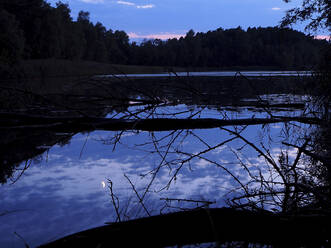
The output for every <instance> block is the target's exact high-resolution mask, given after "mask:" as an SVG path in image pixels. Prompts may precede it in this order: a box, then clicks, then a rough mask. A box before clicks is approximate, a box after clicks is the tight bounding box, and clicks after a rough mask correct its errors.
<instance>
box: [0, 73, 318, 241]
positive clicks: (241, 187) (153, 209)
mask: <svg viewBox="0 0 331 248" xmlns="http://www.w3.org/2000/svg"><path fill="white" fill-rule="evenodd" d="M242 74H243V75H245V76H254V77H258V76H282V77H283V76H285V75H291V76H292V75H293V74H292V73H291V72H282V73H279V72H263V73H262V72H245V73H242ZM307 74H309V72H299V73H297V75H298V76H303V75H305V76H306V75H307ZM180 75H184V74H180ZM234 75H235V74H234V73H233V72H222V73H221V74H220V73H219V72H210V73H209V72H208V73H193V72H192V73H190V76H208V77H213V76H234ZM117 76H119V75H116V77H117ZM127 76H128V77H129V78H130V77H133V78H135V77H164V76H168V74H157V75H152V74H148V75H145V74H144V76H140V75H127ZM98 80H100V81H98ZM98 80H92V81H91V82H90V83H91V85H92V84H93V85H96V84H97V87H98V90H95V91H93V92H94V93H93V94H92V93H91V92H90V96H89V97H82V96H78V95H77V96H71V97H72V99H71V98H70V97H69V96H67V97H66V101H68V102H62V103H66V106H70V108H69V107H66V108H61V107H59V106H60V105H58V106H57V107H54V108H52V109H47V111H46V112H47V113H48V117H47V118H44V117H45V111H41V110H40V111H39V112H38V114H37V115H35V116H33V115H31V116H32V117H31V116H29V117H27V116H26V114H25V113H22V112H20V113H19V115H16V116H14V117H10V116H9V115H8V114H7V115H6V116H7V118H8V120H9V121H8V123H9V124H8V125H7V126H6V124H3V126H2V127H1V133H2V135H3V137H4V138H3V141H2V144H1V145H2V148H3V152H2V154H1V160H2V164H3V167H4V168H5V170H4V172H1V176H2V179H1V180H2V185H1V186H0V197H1V199H2V200H1V205H0V220H1V225H0V233H1V234H2V235H1V237H0V247H24V244H25V243H27V244H29V245H30V246H32V247H34V246H37V245H41V244H44V243H48V242H51V241H54V240H56V239H59V238H61V237H64V236H66V235H69V234H73V233H76V232H79V231H82V230H86V229H89V228H92V227H97V226H102V225H104V224H105V223H107V222H116V221H119V219H120V220H121V221H125V220H129V219H135V218H140V217H146V216H149V215H158V214H160V213H161V214H164V213H169V212H174V211H183V210H190V209H196V208H201V207H210V208H221V207H228V206H232V207H238V206H240V207H242V206H244V205H245V204H246V205H249V204H253V203H254V206H255V207H256V208H263V209H265V210H266V211H272V212H275V213H277V212H282V211H283V210H284V208H287V207H288V206H287V205H286V204H285V202H284V194H285V193H284V192H282V190H283V188H284V185H286V183H287V181H286V182H284V180H298V178H300V180H301V179H302V178H304V177H305V178H307V180H308V179H313V178H314V179H316V180H317V179H318V176H317V175H313V174H309V171H307V170H306V168H307V166H308V165H307V161H306V160H305V159H304V158H303V157H301V155H302V154H301V152H300V156H299V155H298V154H299V153H298V151H299V150H298V147H301V146H302V144H303V143H305V142H306V141H305V140H306V138H307V137H314V136H315V135H316V131H317V129H318V128H317V126H316V124H314V123H313V121H314V120H315V119H313V118H315V115H314V114H312V113H313V110H314V101H313V100H314V97H313V96H312V95H309V94H307V93H305V92H304V89H302V88H303V87H302V86H300V87H291V89H289V86H291V85H293V84H295V83H297V81H295V82H290V80H289V81H288V82H285V81H286V80H287V79H286V80H285V79H280V81H277V80H276V81H273V80H272V81H269V80H268V81H265V82H264V83H263V84H262V85H264V86H262V87H261V81H260V80H257V81H254V80H252V81H251V82H247V81H245V80H246V79H245V80H241V81H240V80H239V81H231V80H232V79H228V80H230V81H226V82H225V81H220V82H216V81H212V80H210V81H209V84H208V83H206V81H203V82H202V81H194V82H191V83H189V82H187V81H185V82H184V81H183V82H182V81H181V82H175V81H162V80H160V81H155V79H150V81H149V80H147V79H146V78H145V79H144V78H142V79H139V80H143V81H139V80H138V81H135V82H131V81H130V82H129V83H122V84H120V85H119V84H118V81H115V82H107V81H104V78H102V79H100V78H99V79H98ZM153 80H154V81H153ZM205 80H207V81H208V80H209V79H205ZM214 80H216V79H214ZM296 80H299V79H296ZM121 82H122V81H121ZM266 82H268V87H265V83H266ZM242 85H246V86H245V87H243V86H242ZM246 88H247V89H249V90H245V89H246ZM100 89H101V90H100ZM238 89H241V90H238ZM107 97H108V98H107ZM69 98H70V99H69ZM61 101H62V100H61ZM70 101H72V102H73V103H71V102H70ZM69 103H70V105H69ZM74 104H77V106H76V105H74ZM61 106H62V107H63V105H61ZM34 108H35V106H34ZM28 113H29V114H30V113H33V114H34V112H33V111H32V110H31V111H30V112H28ZM315 113H316V112H315ZM3 116H5V115H3ZM159 120H160V121H159ZM236 120H240V121H241V122H236ZM149 121H150V122H149ZM156 121H159V122H156ZM149 123H152V124H149ZM153 123H154V124H153ZM155 123H157V124H155ZM73 127H74V128H73ZM176 127H178V128H176ZM146 130H148V131H146ZM312 139H313V138H312ZM312 139H311V140H312ZM302 156H304V155H302ZM297 160H298V161H297ZM293 164H295V166H293ZM294 167H295V168H294ZM308 167H309V166H308ZM293 171H295V173H294V172H293ZM293 173H294V174H293ZM293 178H294V179H293ZM291 182H292V181H291ZM276 191H279V192H280V193H275V192H276ZM259 192H263V193H261V194H258V193H259ZM308 195H309V193H302V195H300V197H301V198H300V200H298V201H300V204H303V203H302V202H304V201H307V199H309V197H310V196H308ZM290 197H292V198H293V199H294V197H295V196H294V195H292V194H291V195H290ZM292 198H291V199H292ZM285 205H286V206H285ZM251 207H252V205H251ZM252 209H253V207H252Z"/></svg>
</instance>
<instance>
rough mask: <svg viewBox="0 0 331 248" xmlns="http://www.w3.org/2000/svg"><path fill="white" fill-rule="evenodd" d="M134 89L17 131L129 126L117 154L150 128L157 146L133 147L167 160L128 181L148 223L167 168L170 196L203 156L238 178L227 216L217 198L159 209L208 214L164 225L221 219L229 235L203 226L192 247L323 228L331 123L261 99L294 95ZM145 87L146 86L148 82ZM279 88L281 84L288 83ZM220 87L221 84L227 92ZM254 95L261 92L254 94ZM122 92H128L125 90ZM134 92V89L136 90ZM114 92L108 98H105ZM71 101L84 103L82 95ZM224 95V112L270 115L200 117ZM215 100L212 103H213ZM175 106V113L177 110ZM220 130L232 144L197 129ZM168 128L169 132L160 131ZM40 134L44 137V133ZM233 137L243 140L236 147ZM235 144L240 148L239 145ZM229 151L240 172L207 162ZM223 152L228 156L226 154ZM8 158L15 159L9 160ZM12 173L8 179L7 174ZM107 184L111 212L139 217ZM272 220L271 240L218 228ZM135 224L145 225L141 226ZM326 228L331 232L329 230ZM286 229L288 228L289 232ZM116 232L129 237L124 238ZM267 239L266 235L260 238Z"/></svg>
mask: <svg viewBox="0 0 331 248" xmlns="http://www.w3.org/2000/svg"><path fill="white" fill-rule="evenodd" d="M244 81H246V79H244ZM94 83H95V82H94ZM99 83H100V84H101V86H102V87H106V82H98V84H99ZM130 83H131V84H127V85H125V84H123V85H121V86H122V87H123V90H122V91H119V90H118V89H117V91H115V93H114V92H113V91H112V90H111V87H110V88H109V89H108V91H105V92H106V93H104V92H102V93H100V92H101V91H100V92H97V93H96V94H95V95H94V96H93V98H91V99H92V101H91V103H92V106H93V107H92V108H90V110H89V111H90V112H87V111H85V112H84V115H83V116H82V115H79V114H78V115H77V116H76V117H68V116H66V115H64V116H59V115H56V114H55V115H53V116H51V117H44V118H38V121H37V123H36V118H35V119H34V117H31V116H30V117H29V116H25V117H22V121H21V122H18V123H17V126H18V127H19V126H25V127H26V128H27V129H28V130H34V129H36V128H35V127H33V125H36V124H38V132H41V131H40V130H48V132H50V133H52V132H60V131H61V132H64V131H66V132H70V133H71V135H73V134H74V133H77V132H83V131H93V130H118V131H119V130H121V131H119V132H118V134H117V135H115V136H114V137H113V138H112V139H108V140H105V141H104V142H106V143H108V144H112V145H113V146H114V147H115V148H116V147H117V146H118V145H119V144H120V143H121V137H122V136H123V135H125V134H126V132H128V131H129V130H149V131H150V134H149V137H150V140H149V141H148V140H147V141H145V142H144V143H143V144H136V146H135V147H134V148H135V149H141V150H147V151H148V152H150V153H153V154H157V155H158V156H159V163H158V164H157V166H155V168H154V169H153V170H152V171H150V172H148V173H146V175H145V178H149V181H148V183H147V184H146V185H145V186H144V187H138V186H137V185H135V184H134V183H133V182H132V181H131V179H130V177H129V176H128V175H125V177H126V180H127V181H128V184H129V185H130V187H131V189H132V190H133V192H134V194H135V196H136V199H137V201H136V204H135V205H132V206H133V207H134V208H136V207H137V205H138V206H140V208H141V209H142V210H141V212H140V213H144V214H141V215H140V217H141V216H150V215H153V214H155V213H156V211H155V209H150V208H151V206H150V204H148V201H147V200H148V197H149V195H150V194H152V193H153V189H154V183H155V181H156V180H157V177H158V175H159V174H161V171H165V170H166V171H167V173H168V174H169V180H168V183H167V184H166V185H163V186H162V187H161V188H159V190H163V191H162V192H164V191H165V190H166V189H168V188H171V187H172V185H173V183H174V182H175V180H180V179H178V178H180V174H181V173H182V170H183V169H184V168H190V166H191V165H192V164H193V163H194V161H196V160H197V159H199V160H203V161H205V162H207V163H209V164H212V165H214V166H216V167H217V168H220V169H221V170H223V171H224V172H225V174H227V175H228V176H230V178H231V181H233V182H234V183H233V184H234V185H235V187H234V188H232V189H231V190H229V192H228V195H227V206H228V207H230V208H229V209H228V210H226V209H214V210H211V209H210V208H209V207H213V204H214V202H213V200H210V199H181V198H173V197H172V198H171V197H164V198H163V199H162V200H161V201H162V202H163V203H164V204H163V205H162V206H161V207H160V206H158V207H160V209H157V210H158V211H161V212H163V213H167V212H173V211H174V210H192V209H193V208H194V209H204V210H203V211H200V210H196V212H194V211H193V212H192V211H188V213H187V216H184V217H183V216H181V215H164V216H165V220H164V219H162V217H160V219H157V218H156V219H151V222H150V223H149V224H152V225H156V226H158V227H159V226H160V225H161V224H162V223H163V224H166V223H167V221H168V220H171V219H172V217H173V216H175V217H174V218H175V219H177V221H178V220H181V218H183V219H182V221H183V222H186V224H189V223H191V222H192V221H188V218H192V217H193V216H195V214H196V216H195V217H196V222H198V223H199V222H200V221H201V223H202V222H204V221H205V220H204V219H205V218H209V219H210V218H211V220H208V222H212V223H213V222H215V225H216V226H217V230H216V232H221V234H222V233H223V236H222V237H223V238H219V234H220V233H218V234H217V235H216V236H212V237H210V236H208V235H207V234H206V235H207V236H204V235H205V234H203V232H201V226H200V225H198V227H196V228H197V230H200V231H199V232H198V233H197V234H196V239H190V238H183V239H182V240H181V242H183V244H185V242H193V241H194V242H198V243H201V242H211V241H215V240H217V239H218V238H219V240H220V241H222V242H226V241H237V240H246V241H249V242H253V243H254V242H258V243H259V242H261V243H269V242H271V243H274V244H276V243H277V242H280V240H279V236H277V235H278V234H279V230H278V231H277V229H281V228H284V227H283V225H288V226H289V227H292V228H295V229H296V230H295V231H293V232H294V233H297V232H302V233H305V232H306V233H307V232H311V230H310V229H307V230H308V231H307V230H302V227H300V223H301V222H302V221H304V223H310V224H312V223H315V224H316V222H321V218H324V217H325V218H326V217H327V216H329V209H330V207H329V204H330V190H329V187H330V186H329V185H330V180H329V178H330V177H329V170H328V168H327V165H328V164H329V162H328V161H330V160H329V159H328V156H329V155H328V154H329V143H328V139H322V138H320V137H327V136H325V134H327V133H328V127H329V126H328V125H326V124H325V123H328V122H326V121H321V120H323V119H322V118H320V116H316V115H312V114H311V113H312V112H309V114H308V115H306V114H305V113H306V112H307V109H304V110H303V111H302V113H303V114H302V115H300V116H297V117H293V116H287V115H284V116H278V115H277V112H276V113H275V112H274V110H275V109H278V110H279V108H283V109H284V108H288V106H290V107H293V106H295V107H299V109H300V108H302V105H303V104H302V103H300V104H299V105H296V103H294V104H293V103H290V104H289V103H285V104H284V103H281V104H278V103H277V104H275V103H272V102H268V101H266V100H263V99H262V98H261V97H259V96H260V95H263V94H270V93H273V94H276V93H286V92H287V89H284V88H282V87H274V89H273V90H271V89H272V87H268V89H267V90H268V92H264V91H263V89H262V88H261V87H260V88H257V86H258V85H259V83H260V82H258V83H256V82H254V81H250V84H253V86H252V85H250V86H249V87H251V88H253V89H251V93H247V92H248V91H245V90H243V91H242V92H239V91H238V92H236V95H235V96H234V97H225V94H224V92H226V87H225V86H224V85H222V86H218V85H217V84H216V82H215V83H214V84H213V83H212V85H211V87H205V86H206V85H205V84H204V87H203V85H201V84H200V83H199V82H196V83H192V84H191V85H188V84H187V82H184V83H183V84H178V85H177V86H176V87H175V91H171V87H170V86H173V85H172V84H171V83H170V84H165V82H162V83H164V85H162V83H161V85H155V84H154V85H152V84H151V82H145V84H146V85H144V87H142V85H140V87H138V86H137V85H135V84H134V83H132V82H130ZM139 83H140V84H143V82H141V81H140V82H139ZM246 83H247V82H246ZM238 84H239V85H241V84H243V82H242V81H239V83H238ZM254 84H255V85H254ZM280 85H281V86H282V85H283V84H280ZM193 86H194V87H193ZM260 86H261V85H260ZM217 87H219V88H217ZM222 87H223V88H222ZM224 87H225V88H224ZM231 87H233V86H231ZM231 87H230V88H229V92H233V88H231ZM247 87H248V86H247ZM249 87H248V88H249ZM220 88H222V90H223V91H222V90H221V89H220ZM239 88H240V87H239ZM264 88H265V87H264ZM142 89H146V91H145V92H142ZM216 89H217V90H216ZM300 90H301V89H296V91H300ZM256 91H257V93H255V94H254V92H256ZM124 92H126V94H125V93H124ZM127 92H130V94H129V93H127ZM156 92H158V93H156ZM185 92H186V95H185ZM216 92H221V94H217V93H216ZM301 92H302V91H301ZM106 96H107V97H108V98H109V99H106ZM71 97H72V98H73V99H78V97H77V96H75V97H74V96H71ZM249 97H251V99H252V97H255V101H252V100H251V101H243V98H249ZM224 99H226V101H223V106H227V105H228V106H232V105H233V103H236V105H237V106H238V105H239V106H243V107H244V106H246V107H247V106H255V107H258V108H259V109H260V110H261V111H264V112H266V114H265V115H266V116H267V117H262V118H255V117H254V116H250V117H249V118H246V119H241V120H239V121H238V120H233V119H231V118H229V116H228V115H227V112H226V111H225V110H224V109H222V107H217V109H218V111H219V116H221V120H219V119H211V118H202V117H203V116H204V113H205V109H206V107H209V108H211V109H214V108H215V107H214V106H215V105H218V106H222V104H221V102H222V100H224ZM208 100H210V101H209V102H208ZM81 101H83V102H84V104H82V106H83V108H84V106H86V105H85V103H86V104H87V103H88V102H89V100H88V99H81ZM107 101H108V102H107ZM114 101H115V103H114ZM180 103H182V104H186V106H187V107H185V108H184V110H183V109H180V108H178V107H177V106H178V104H180ZM208 103H209V104H208ZM238 103H239V104H238ZM252 103H253V104H252ZM93 104H94V105H93ZM77 105H78V104H77ZM77 105H76V107H77ZM105 105H107V106H108V107H107V108H108V110H109V109H112V110H113V112H112V113H111V114H109V116H108V119H106V120H105V119H104V118H102V117H103V115H101V114H95V113H93V111H91V110H92V109H96V108H97V107H100V106H105ZM194 105H199V106H200V107H198V108H196V107H194ZM165 107H167V108H165ZM169 109H171V111H170V112H169ZM291 110H293V109H291ZM71 111H72V110H71ZM101 112H109V111H101ZM68 113H69V114H70V113H71V112H70V111H68V112H67V113H66V114H68ZM76 113H77V112H76ZM201 116H202V117H201ZM219 116H218V118H219ZM317 117H318V118H317ZM160 118H162V119H160ZM275 122H277V123H283V124H282V126H283V130H282V132H283V134H284V137H283V138H284V139H283V140H282V141H283V143H282V145H281V148H280V149H279V151H278V153H275V152H273V151H272V146H271V143H272V140H269V139H268V138H269V136H268V135H269V132H268V128H269V127H268V124H269V123H275ZM309 123H314V124H315V126H317V128H315V132H310V130H309V128H310V127H311V126H310V124H309ZM256 124H260V125H262V124H263V125H264V130H265V132H264V133H263V137H262V138H261V139H260V140H257V141H256V140H251V139H250V138H248V137H247V136H246V135H247V130H248V129H249V128H250V126H251V125H256ZM316 124H317V125H316ZM231 126H233V127H231ZM215 127H218V128H219V132H221V133H226V134H227V136H228V138H226V139H224V140H220V141H218V143H211V142H210V141H209V140H208V139H206V138H204V137H203V136H201V135H199V133H198V132H197V131H196V130H195V129H196V128H197V129H200V128H215ZM161 130H163V131H166V132H157V131H161ZM15 132H17V130H15ZM130 132H131V131H130ZM29 134H30V135H31V132H29ZM312 134H313V135H312ZM15 135H17V136H19V137H21V139H22V142H23V143H24V141H25V140H26V138H22V137H23V136H22V135H18V134H17V133H16V134H15ZM40 135H42V136H43V137H44V138H45V139H47V138H46V136H45V132H44V133H42V132H41V134H40ZM36 136H37V137H38V135H36ZM68 137H70V136H68ZM62 138H64V137H62ZM29 139H30V137H29ZM36 140H37V141H36V142H35V144H33V145H32V147H34V148H36V147H42V145H48V146H52V145H53V144H55V143H57V142H58V141H59V140H56V139H55V138H54V137H53V136H52V135H51V134H50V136H49V137H48V140H52V142H50V141H49V142H48V143H46V141H44V140H42V139H40V140H38V138H37V139H36ZM186 140H195V142H197V143H198V144H200V145H201V147H203V148H202V149H201V150H199V151H191V150H187V149H185V141H186ZM13 141H14V139H13ZM234 141H235V142H236V143H234ZM15 142H16V141H15ZM269 143H270V144H269ZM230 144H231V145H230ZM232 144H235V146H233V145H232ZM226 145H227V146H229V147H230V150H231V152H232V153H233V156H234V158H235V160H236V164H239V165H240V167H241V170H240V173H239V174H238V172H236V171H234V169H233V168H232V167H233V166H232V165H230V166H229V165H226V164H224V163H222V162H220V161H219V160H217V159H215V158H212V157H210V156H209V154H210V153H212V152H213V151H215V150H217V149H219V148H223V147H224V146H226ZM24 149H25V148H22V150H24ZM11 150H13V149H11ZM248 150H249V151H250V152H254V153H255V154H256V155H257V158H258V160H259V163H258V164H257V165H253V166H252V165H251V164H250V163H249V161H248V160H247V159H245V158H244V156H243V155H244V154H245V151H248ZM43 151H44V150H38V152H36V149H33V151H27V153H30V154H31V155H32V156H36V155H38V154H40V153H42V152H43ZM220 154H221V155H222V153H220ZM25 159H26V158H25V156H22V157H21V158H18V159H17V161H22V160H25ZM4 160H6V161H8V159H4ZM10 173H11V172H10ZM10 173H7V175H8V174H10ZM110 180H111V178H110ZM115 186H116V185H115ZM109 187H110V192H111V199H112V202H113V206H114V208H115V212H116V213H117V219H118V220H127V219H128V218H131V217H132V216H128V215H127V213H128V212H127V211H126V210H125V209H123V203H122V202H121V200H122V199H119V198H117V194H116V191H115V190H114V189H113V184H112V182H111V181H109ZM124 207H126V208H127V209H129V208H130V206H124ZM239 209H240V211H239ZM205 211H207V212H208V211H211V213H210V214H207V215H206V216H204V217H203V216H202V215H204V213H205ZM208 213H209V212H208ZM191 214H193V216H191ZM238 216H239V217H238ZM200 218H201V219H200ZM265 218H270V223H269V224H270V227H269V228H270V232H275V233H276V234H274V235H273V236H272V235H270V234H269V235H267V234H266V233H264V232H263V230H262V229H261V227H259V228H258V229H257V230H258V231H257V232H255V233H252V232H250V231H247V230H242V229H240V230H239V231H238V230H237V236H233V234H232V235H231V232H230V231H226V230H224V228H223V229H222V228H221V227H219V225H220V222H219V221H220V220H223V221H225V223H226V225H229V226H231V223H232V222H237V225H238V226H241V225H244V223H245V221H246V222H248V223H250V224H251V225H252V226H254V227H256V226H257V225H263V223H264V221H265ZM280 219H282V221H283V222H282V223H279V221H280ZM326 219H327V218H326ZM163 221H165V222H163ZM252 222H253V223H252ZM254 222H256V223H254ZM132 223H133V225H134V224H135V222H132ZM137 223H139V221H138V222H137ZM140 224H141V225H142V228H147V226H148V225H149V224H148V223H140ZM140 224H139V225H140ZM168 224H169V223H168ZM324 224H325V222H323V221H322V222H321V225H320V226H319V228H317V229H316V231H315V232H320V231H321V234H319V235H322V236H319V235H317V236H316V235H315V236H314V235H310V236H309V235H307V238H304V239H302V240H303V241H302V242H307V243H309V242H316V241H317V240H322V241H324V240H323V238H324V237H323V231H325V229H323V228H325V226H323V225H324ZM128 225H129V224H128ZM223 225H224V224H223ZM232 225H233V224H232ZM115 226H116V225H115ZM289 227H287V228H289ZM326 227H327V228H329V227H328V226H326ZM109 228H110V230H108V231H110V232H111V228H112V225H111V226H109ZM126 228H127V226H126V225H125V224H124V223H123V224H121V225H120V229H121V230H123V232H126V231H127V229H126ZM183 228H187V230H190V231H191V232H192V230H191V229H190V228H188V227H187V226H186V225H184V226H183ZM214 228H215V227H214ZM285 229H286V228H285ZM229 230H231V231H234V230H233V229H231V228H229ZM286 230H288V231H289V229H286ZM213 231H215V230H213V228H212V230H211V233H212V232H213ZM138 233H139V232H138ZM224 233H225V234H226V235H225V234H224ZM191 234H192V233H191ZM93 235H96V234H93ZM118 235H119V237H121V235H120V234H118ZM263 235H264V238H259V237H261V236H263ZM87 236H88V234H87ZM184 236H185V235H183V237H184ZM191 236H192V235H191ZM224 237H225V238H224ZM199 238H200V239H199ZM236 238H237V239H236ZM289 238H291V237H289ZM178 239H179V238H178ZM174 240H175V239H174ZM284 240H285V239H284ZM76 241H77V240H76ZM60 242H61V241H60ZM79 242H80V241H79ZM286 242H289V243H291V242H293V243H294V244H296V242H301V241H300V240H299V241H298V240H297V238H296V236H295V235H293V237H292V239H290V241H286ZM138 243H139V242H138ZM165 244H172V243H165Z"/></svg>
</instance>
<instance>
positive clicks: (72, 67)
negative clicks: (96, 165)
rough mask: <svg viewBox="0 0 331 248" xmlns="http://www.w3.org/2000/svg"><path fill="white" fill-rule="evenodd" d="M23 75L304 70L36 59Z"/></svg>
mask: <svg viewBox="0 0 331 248" xmlns="http://www.w3.org/2000/svg"><path fill="white" fill-rule="evenodd" d="M21 65H22V69H23V71H24V74H25V75H26V76H27V77H28V78H34V77H40V76H46V77H61V76H62V77H65V76H69V77H72V76H92V75H100V74H146V73H148V74H153V73H164V72H169V71H175V72H187V71H192V72H198V71H201V72H208V71H238V70H240V71H256V70H262V71H264V70H267V71H278V70H288V71H292V70H293V71H296V70H301V69H304V68H277V67H267V66H266V67H261V66H250V67H242V66H234V67H223V68H216V67H215V68H214V67H207V68H202V67H186V68H184V67H173V66H140V65H118V64H106V63H98V62H93V61H78V60H77V61H71V60H63V59H38V60H25V61H22V63H21Z"/></svg>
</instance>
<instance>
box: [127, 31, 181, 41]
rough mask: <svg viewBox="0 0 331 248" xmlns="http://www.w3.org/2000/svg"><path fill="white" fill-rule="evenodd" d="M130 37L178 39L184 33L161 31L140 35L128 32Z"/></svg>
mask: <svg viewBox="0 0 331 248" xmlns="http://www.w3.org/2000/svg"><path fill="white" fill-rule="evenodd" d="M128 35H129V37H130V39H160V40H167V39H174V38H175V39H179V38H180V37H184V36H185V34H171V33H161V34H147V35H141V34H137V33H133V32H131V33H128Z"/></svg>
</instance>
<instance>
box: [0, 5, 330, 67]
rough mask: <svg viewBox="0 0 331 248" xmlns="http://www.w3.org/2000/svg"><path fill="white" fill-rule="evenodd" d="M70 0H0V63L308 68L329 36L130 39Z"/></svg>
mask: <svg viewBox="0 0 331 248" xmlns="http://www.w3.org/2000/svg"><path fill="white" fill-rule="evenodd" d="M70 13H71V10H70V7H69V5H68V3H63V2H61V1H59V2H57V3H56V6H55V7H53V6H51V5H50V4H49V3H48V2H47V1H45V0H31V1H25V0H1V1H0V20H1V21H0V27H1V30H2V32H1V34H0V42H1V46H0V47H1V48H0V49H1V51H0V64H1V68H2V70H4V68H6V67H10V66H11V65H13V64H15V63H17V62H18V61H21V60H27V59H30V60H31V59H32V60H33V59H48V58H56V59H66V60H75V61H76V60H86V61H97V62H102V63H111V64H126V65H153V66H168V67H170V66H181V67H199V68H201V67H214V68H226V67H233V66H247V67H249V66H250V67H251V66H256V67H261V66H264V67H265V66H268V67H272V68H275V69H307V70H309V69H311V68H313V67H314V65H316V64H317V63H318V61H320V58H321V54H322V53H323V50H325V49H326V47H327V42H326V41H325V40H324V41H321V40H316V39H314V37H313V36H310V35H306V34H304V33H302V32H299V31H295V30H292V29H289V28H280V27H266V28H262V27H252V28H248V29H247V30H243V29H242V28H241V27H240V26H239V27H237V28H232V29H223V28H218V29H217V30H214V31H208V32H206V33H202V32H197V33H195V32H194V31H193V30H190V31H188V32H187V34H186V36H185V37H182V38H180V39H169V40H159V39H154V40H144V41H142V42H141V43H137V42H130V40H129V37H128V35H127V34H126V33H125V32H124V31H118V30H116V31H114V30H112V29H107V28H106V27H105V26H104V25H103V24H102V23H100V22H97V23H95V24H94V23H92V22H91V21H90V17H89V15H90V14H89V12H87V11H80V12H79V14H78V17H77V18H76V20H74V19H73V18H72V17H71V15H70Z"/></svg>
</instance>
